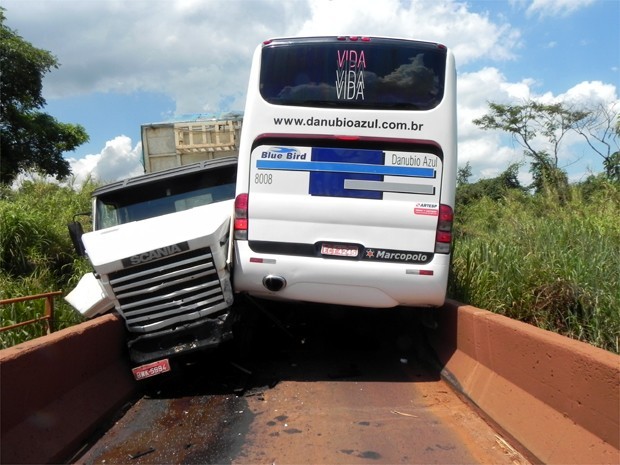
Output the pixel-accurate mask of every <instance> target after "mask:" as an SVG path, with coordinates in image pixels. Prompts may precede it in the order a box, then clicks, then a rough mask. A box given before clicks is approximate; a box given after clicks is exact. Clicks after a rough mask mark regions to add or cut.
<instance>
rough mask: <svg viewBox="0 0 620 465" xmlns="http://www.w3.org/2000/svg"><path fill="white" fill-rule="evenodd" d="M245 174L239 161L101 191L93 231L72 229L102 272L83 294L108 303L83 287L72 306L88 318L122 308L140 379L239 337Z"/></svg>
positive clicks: (154, 176) (218, 161)
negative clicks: (236, 259) (239, 208)
mask: <svg viewBox="0 0 620 465" xmlns="http://www.w3.org/2000/svg"><path fill="white" fill-rule="evenodd" d="M236 171H237V159H236V158H233V157H231V158H218V159H214V160H208V161H202V162H200V163H195V164H191V165H186V166H180V167H176V168H173V169H169V170H164V171H159V172H155V173H149V174H145V175H142V176H138V177H135V178H131V179H127V180H124V181H118V182H115V183H112V184H109V185H106V186H103V187H101V188H98V189H96V190H95V191H94V193H93V223H92V229H93V230H92V232H87V233H85V234H80V230H81V227H80V225H79V223H77V224H73V225H70V228H69V230H70V232H72V239H73V242H74V244H76V249H77V250H78V252H80V251H82V252H83V253H84V255H85V256H87V257H88V260H89V261H90V263H91V265H92V267H93V270H94V272H93V273H92V274H91V275H90V276H88V277H87V278H88V279H86V280H85V284H84V286H87V285H89V286H90V287H91V288H92V287H93V286H95V287H96V288H98V289H99V291H98V292H99V295H100V296H101V298H100V299H97V302H95V303H93V302H88V298H90V299H92V298H93V296H94V295H97V292H95V293H93V292H92V291H89V292H84V291H82V292H80V289H79V286H78V288H76V289H74V291H73V292H72V293H70V294H69V295H68V296H67V300H68V301H69V302H70V303H71V304H72V305H73V306H74V307H75V308H77V309H78V310H80V311H81V312H82V313H83V314H86V316H94V314H96V313H99V312H102V311H105V310H106V309H107V308H111V307H113V308H114V309H115V310H116V311H117V312H118V313H119V315H121V316H122V317H123V319H124V320H125V324H126V328H127V331H128V348H129V355H130V359H131V361H132V363H133V364H134V365H138V367H137V368H138V371H134V376H136V378H137V379H141V378H142V377H149V376H151V375H152V374H158V373H159V372H161V371H167V370H169V369H170V366H169V363H168V358H170V357H176V356H178V355H180V354H187V353H189V352H193V351H197V350H202V349H208V348H213V347H217V346H219V345H220V344H221V343H222V342H224V341H226V340H228V339H230V338H231V337H232V323H233V321H232V320H233V318H232V317H231V313H230V311H229V310H230V307H231V306H232V303H233V290H232V285H231V279H230V272H229V266H228V263H227V257H228V249H229V245H230V221H231V215H232V212H233V203H234V200H233V199H234V196H235V181H236ZM86 282H87V283H90V284H86ZM85 294H88V298H87V299H82V298H81V297H82V296H84V295H85ZM93 308H95V309H96V310H95V311H93Z"/></svg>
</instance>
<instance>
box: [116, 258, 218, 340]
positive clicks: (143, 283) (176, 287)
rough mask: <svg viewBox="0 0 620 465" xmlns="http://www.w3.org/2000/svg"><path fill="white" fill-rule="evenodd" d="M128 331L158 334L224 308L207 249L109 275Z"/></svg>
mask: <svg viewBox="0 0 620 465" xmlns="http://www.w3.org/2000/svg"><path fill="white" fill-rule="evenodd" d="M110 285H111V286H112V289H113V290H114V294H115V296H116V298H117V299H118V302H119V304H120V313H121V314H122V315H123V317H124V318H125V321H126V322H127V327H128V328H129V330H132V331H136V332H150V331H157V330H160V329H161V328H165V327H167V326H170V325H173V324H175V323H179V322H187V321H192V320H194V319H196V318H199V317H201V316H204V315H208V314H209V313H212V312H214V311H216V310H219V309H220V308H224V307H226V302H225V298H224V295H223V292H222V287H221V284H220V280H219V277H218V274H217V269H216V267H215V264H214V263H213V255H212V254H211V249H210V248H208V247H207V248H203V249H197V250H192V251H189V252H186V253H180V254H176V255H172V256H168V257H166V258H163V259H161V260H156V261H151V262H148V263H145V264H142V265H138V266H134V267H131V268H126V269H124V270H121V271H117V272H115V273H111V274H110Z"/></svg>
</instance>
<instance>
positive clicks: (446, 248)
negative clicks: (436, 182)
mask: <svg viewBox="0 0 620 465" xmlns="http://www.w3.org/2000/svg"><path fill="white" fill-rule="evenodd" d="M453 222H454V212H453V211H452V207H450V206H449V205H444V204H441V205H439V221H438V222H437V236H436V239H435V252H436V253H450V244H451V243H452V223H453Z"/></svg>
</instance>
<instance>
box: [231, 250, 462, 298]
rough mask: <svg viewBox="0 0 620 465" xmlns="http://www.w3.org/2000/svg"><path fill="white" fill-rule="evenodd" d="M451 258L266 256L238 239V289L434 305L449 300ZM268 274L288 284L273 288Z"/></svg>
mask: <svg viewBox="0 0 620 465" xmlns="http://www.w3.org/2000/svg"><path fill="white" fill-rule="evenodd" d="M449 262H450V257H449V255H440V254H436V255H435V257H434V259H433V261H432V262H431V263H429V264H425V265H418V264H401V263H362V262H359V261H355V260H344V259H329V258H317V257H299V256H290V255H266V254H257V253H255V252H253V251H252V250H250V248H249V247H248V244H247V242H245V241H236V243H235V266H234V277H233V283H234V290H235V292H237V293H248V294H250V295H253V296H256V297H262V298H267V299H277V300H290V301H305V302H317V303H327V304H336V305H351V306H358V307H382V308H387V307H396V306H401V305H402V306H431V307H434V306H441V305H443V303H444V301H445V298H446V287H447V283H448V270H449ZM424 272H427V273H428V272H432V275H430V274H424ZM265 278H270V279H273V278H275V279H276V280H279V279H282V280H283V281H284V283H283V284H284V285H283V286H282V287H281V289H280V290H278V291H270V290H269V289H268V288H267V286H266V285H265V282H266V279H265ZM267 282H268V280H267Z"/></svg>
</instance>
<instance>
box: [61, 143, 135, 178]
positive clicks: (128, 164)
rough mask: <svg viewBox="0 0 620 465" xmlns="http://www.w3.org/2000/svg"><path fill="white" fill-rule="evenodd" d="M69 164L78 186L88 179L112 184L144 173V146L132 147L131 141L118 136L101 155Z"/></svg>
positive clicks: (70, 161) (70, 159) (72, 161)
mask: <svg viewBox="0 0 620 465" xmlns="http://www.w3.org/2000/svg"><path fill="white" fill-rule="evenodd" d="M68 161H69V164H70V165H71V170H72V172H73V176H74V177H75V182H76V184H81V183H83V182H84V181H85V180H86V179H87V178H89V177H92V178H93V179H94V180H97V181H101V182H104V183H105V182H112V181H117V180H120V179H125V178H130V177H133V176H137V175H140V174H143V173H144V168H143V166H142V144H141V143H138V144H137V145H136V146H135V147H132V146H131V139H130V138H129V137H127V136H118V137H115V138H114V139H113V140H111V141H108V142H107V143H106V145H105V147H104V148H103V150H102V151H101V152H100V153H97V154H91V155H86V156H85V157H83V158H80V159H75V158H69V159H68Z"/></svg>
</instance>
